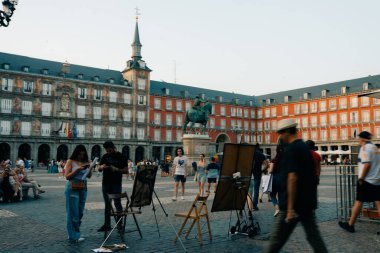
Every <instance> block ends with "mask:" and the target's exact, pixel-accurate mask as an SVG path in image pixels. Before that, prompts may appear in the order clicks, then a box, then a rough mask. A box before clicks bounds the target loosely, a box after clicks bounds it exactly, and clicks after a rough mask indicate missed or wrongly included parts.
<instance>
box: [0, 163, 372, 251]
mask: <svg viewBox="0 0 380 253" xmlns="http://www.w3.org/2000/svg"><path fill="white" fill-rule="evenodd" d="M330 172H331V171H328V172H327V173H326V175H323V177H322V180H321V187H320V189H319V197H320V198H319V209H318V210H317V212H316V215H317V221H318V225H319V228H320V231H321V233H322V236H323V239H324V241H325V242H326V245H327V247H328V249H329V252H369V253H371V252H380V239H379V237H380V236H377V235H376V232H377V231H380V225H379V224H375V223H365V222H359V223H358V224H357V225H356V230H357V232H356V233H355V234H350V233H346V232H345V231H343V230H341V229H340V228H339V227H338V226H337V219H336V217H337V215H336V205H335V190H334V189H335V188H334V186H335V181H334V176H333V175H331V173H330ZM33 177H34V178H36V180H37V181H38V182H39V183H40V184H41V185H43V186H44V187H45V189H46V190H47V192H46V193H44V194H43V195H42V198H41V199H39V200H34V199H33V198H32V199H29V200H25V201H22V202H18V203H9V204H0V234H1V236H2V238H1V243H0V252H10V253H13V252H14V253H16V252H17V253H19V252H26V253H29V252H33V253H35V252H41V253H45V252H49V253H51V252H65V253H67V252H73V253H74V252H75V253H81V252H91V249H94V248H97V247H99V246H100V245H101V243H102V241H103V233H98V232H97V231H96V230H97V229H98V228H99V227H100V226H101V225H102V223H103V219H104V217H103V215H104V214H103V206H104V204H103V200H102V193H101V177H96V176H94V177H93V178H92V179H91V180H90V182H89V191H88V198H87V203H88V205H87V206H86V210H85V213H84V218H83V221H82V226H81V230H82V235H83V237H85V238H86V240H85V241H84V242H83V243H79V244H70V243H68V241H67V239H66V238H67V233H66V209H65V196H64V193H63V192H64V187H65V181H64V180H63V179H59V178H58V176H57V175H54V174H46V171H45V170H43V171H36V172H35V173H33ZM123 185H124V186H125V187H124V189H126V190H127V191H128V192H129V193H130V192H131V191H132V182H131V181H126V180H125V179H124V184H123ZM186 186H187V189H186V191H187V196H186V200H185V201H182V200H178V201H177V202H172V201H171V196H172V190H173V181H172V178H160V177H158V179H157V183H156V190H157V194H158V195H159V197H160V200H161V201H162V203H163V205H164V208H165V210H166V211H167V213H168V214H169V217H168V218H169V219H168V218H167V217H166V216H165V215H164V212H163V211H162V209H161V207H160V206H159V205H158V203H157V201H155V204H156V209H157V210H156V215H157V220H158V224H159V228H160V233H161V237H158V233H157V228H156V223H155V219H154V213H153V211H152V207H143V208H142V214H141V215H138V216H137V219H138V221H139V224H140V226H141V230H142V233H143V239H140V238H139V235H138V233H130V234H127V235H126V236H125V239H126V243H127V245H128V246H129V249H127V250H126V251H124V252H183V249H182V247H181V244H180V243H179V242H177V243H176V244H174V242H173V241H174V238H175V232H174V231H173V229H172V227H171V225H170V223H171V224H172V225H173V226H174V228H175V229H176V230H178V229H179V227H180V225H181V222H182V219H179V218H175V217H174V214H175V213H176V212H179V211H185V210H187V209H189V207H190V204H191V202H192V200H193V199H194V197H195V194H196V192H197V185H196V182H191V181H189V182H188V183H187V184H186ZM264 199H266V198H264ZM212 201H213V195H211V198H210V200H209V201H208V206H209V209H211V206H212ZM259 207H260V211H258V212H255V213H254V217H255V219H256V220H258V221H259V223H260V226H261V228H262V232H261V234H260V235H258V236H257V237H255V238H254V239H250V238H247V237H244V236H232V237H231V236H228V229H229V223H230V218H232V224H234V223H235V222H236V214H235V213H234V212H232V213H231V212H218V213H211V214H210V218H211V230H212V234H213V240H212V242H209V241H208V237H207V234H204V238H203V239H204V245H203V246H200V245H199V244H198V241H197V237H196V233H195V231H194V232H193V233H192V234H191V235H190V236H189V238H188V239H187V240H185V239H183V243H184V245H185V247H186V249H187V251H188V252H207V253H212V252H217V253H220V252H262V251H263V249H264V248H265V247H266V245H267V244H268V242H269V241H268V239H269V236H270V231H271V227H272V224H273V221H274V217H273V212H274V209H273V206H272V204H271V203H268V202H264V203H262V204H260V206H259ZM231 215H232V216H231ZM128 224H129V225H127V227H129V228H133V225H134V224H133V223H132V220H128ZM205 228H206V227H205V226H204V224H202V231H203V232H205V233H206V229H205ZM113 243H120V238H119V237H118V235H117V233H113V234H112V235H111V236H110V239H109V241H108V242H107V244H113ZM282 252H297V253H298V252H312V249H311V247H310V245H309V244H308V243H307V240H306V236H305V233H304V231H303V228H302V227H301V226H297V228H296V229H295V231H294V233H293V234H292V236H291V237H290V239H289V241H288V242H287V244H286V245H285V247H284V249H283V251H282Z"/></svg>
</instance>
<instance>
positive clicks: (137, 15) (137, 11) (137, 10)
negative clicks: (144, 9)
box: [135, 6, 141, 20]
mask: <svg viewBox="0 0 380 253" xmlns="http://www.w3.org/2000/svg"><path fill="white" fill-rule="evenodd" d="M135 10H136V12H135V15H136V20H138V19H139V16H140V15H141V13H140V12H139V11H140V9H139V8H138V7H137V6H136V8H135Z"/></svg>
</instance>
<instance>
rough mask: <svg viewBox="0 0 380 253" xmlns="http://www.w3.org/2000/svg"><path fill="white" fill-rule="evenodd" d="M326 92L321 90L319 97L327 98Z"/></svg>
mask: <svg viewBox="0 0 380 253" xmlns="http://www.w3.org/2000/svg"><path fill="white" fill-rule="evenodd" d="M327 93H328V90H323V91H322V93H321V95H322V97H323V98H325V97H327Z"/></svg>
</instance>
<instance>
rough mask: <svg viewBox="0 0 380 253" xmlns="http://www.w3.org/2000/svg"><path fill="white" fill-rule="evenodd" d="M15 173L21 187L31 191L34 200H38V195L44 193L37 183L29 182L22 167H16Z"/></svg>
mask: <svg viewBox="0 0 380 253" xmlns="http://www.w3.org/2000/svg"><path fill="white" fill-rule="evenodd" d="M16 171H17V172H16V173H17V176H18V180H19V182H20V183H21V185H22V187H29V188H32V189H33V196H34V198H35V199H39V198H40V195H39V194H40V193H44V192H45V191H44V190H42V189H41V187H40V186H39V184H38V183H37V181H35V180H29V179H28V175H27V173H26V171H25V169H24V168H23V167H20V166H18V167H17V168H16Z"/></svg>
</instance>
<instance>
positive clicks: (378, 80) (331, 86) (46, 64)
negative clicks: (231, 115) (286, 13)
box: [0, 52, 380, 106]
mask: <svg viewBox="0 0 380 253" xmlns="http://www.w3.org/2000/svg"><path fill="white" fill-rule="evenodd" d="M4 63H8V64H10V70H13V71H22V70H21V68H22V67H24V66H28V67H29V73H34V74H41V73H42V70H43V69H48V70H49V73H48V76H55V77H57V76H59V75H60V74H61V68H62V62H56V61H49V60H43V59H37V58H31V57H27V56H21V55H15V54H8V53H2V52H0V68H2V67H3V66H2V65H3V64H4ZM78 74H83V79H82V80H85V81H93V77H94V76H99V82H100V83H109V82H108V80H109V79H110V78H112V79H113V80H114V84H116V85H124V82H123V77H122V74H121V72H120V71H117V70H109V69H101V68H94V67H88V66H81V65H75V64H70V73H69V74H67V75H66V77H67V78H73V79H77V75H78ZM364 83H369V89H379V88H380V75H374V76H368V77H362V78H357V79H352V80H346V81H340V82H334V83H328V84H322V85H317V86H311V87H306V88H300V89H294V90H288V91H282V92H277V93H271V94H267V95H261V96H248V95H242V94H235V93H232V92H223V91H217V90H210V89H204V88H198V87H194V86H187V85H182V84H174V83H167V82H160V81H154V80H151V82H150V93H151V94H153V95H161V96H164V95H165V93H164V91H163V89H164V88H167V89H169V95H170V96H175V97H184V94H183V92H184V91H187V92H188V97H190V98H194V97H195V96H197V95H200V94H202V93H203V94H205V98H206V99H208V100H210V101H216V97H217V96H221V97H222V98H223V102H224V103H233V102H232V101H233V100H234V99H235V98H239V103H238V104H240V105H247V104H248V103H249V102H250V101H253V103H254V105H256V106H260V105H261V101H263V100H267V99H272V103H271V104H277V103H284V97H285V96H290V97H291V100H290V101H289V102H294V101H300V100H303V94H304V93H310V96H309V99H316V98H320V97H321V92H322V90H328V91H329V92H328V95H327V96H334V95H340V94H341V87H344V86H345V87H347V94H349V93H358V92H361V91H363V84H364Z"/></svg>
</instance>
